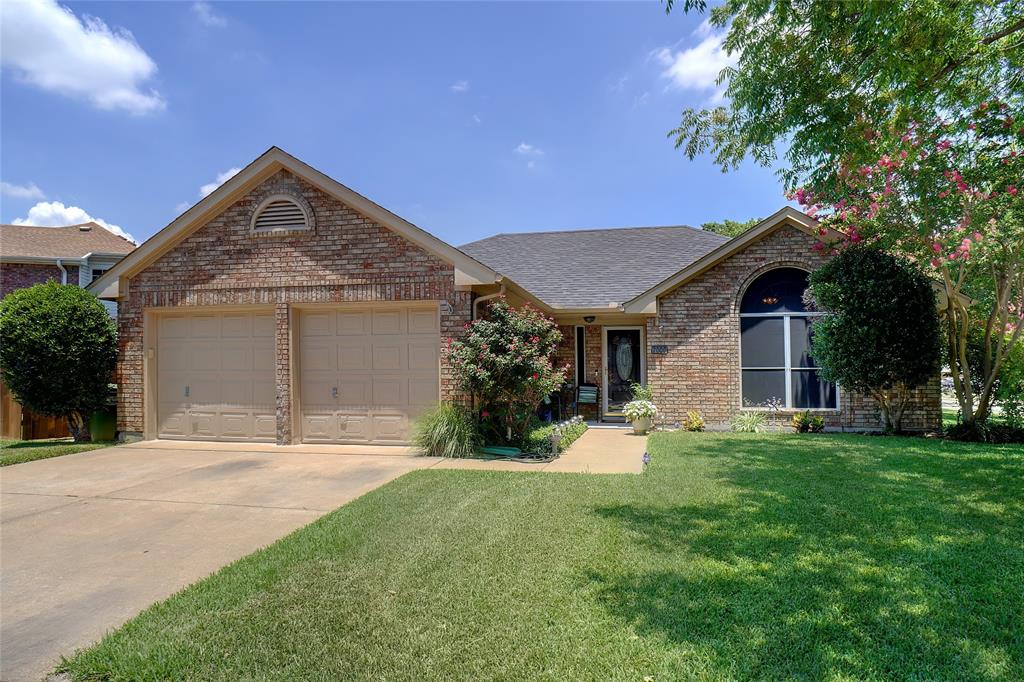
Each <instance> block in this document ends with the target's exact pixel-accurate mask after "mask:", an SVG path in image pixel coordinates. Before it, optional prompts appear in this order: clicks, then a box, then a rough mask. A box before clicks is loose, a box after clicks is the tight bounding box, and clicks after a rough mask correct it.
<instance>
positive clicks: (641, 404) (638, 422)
mask: <svg viewBox="0 0 1024 682" xmlns="http://www.w3.org/2000/svg"><path fill="white" fill-rule="evenodd" d="M622 413H623V414H625V415H626V420H627V421H628V422H629V423H630V424H632V425H633V433H635V434H636V435H638V436H643V435H645V434H646V433H647V432H648V431H650V430H651V422H652V420H653V419H654V417H655V416H656V415H657V414H658V408H657V407H655V405H654V403H652V402H651V401H650V400H631V401H630V402H628V403H626V405H625V407H623V408H622Z"/></svg>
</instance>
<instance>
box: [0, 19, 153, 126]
mask: <svg viewBox="0 0 1024 682" xmlns="http://www.w3.org/2000/svg"><path fill="white" fill-rule="evenodd" d="M0 27H2V29H0V42H2V43H3V51H2V61H3V65H4V66H5V67H8V68H11V69H12V70H13V71H14V72H15V74H16V75H17V77H19V78H20V79H22V80H23V81H25V82H26V83H30V84H32V85H35V86H36V87H39V88H42V89H43V90H48V91H50V92H56V93H58V94H61V95H65V96H67V97H75V98H80V99H86V100H88V101H89V102H91V103H92V104H93V106H96V107H98V108H100V109H105V110H113V109H123V110H125V111H128V112H130V113H132V114H146V113H150V112H153V111H159V110H161V109H163V108H164V107H165V106H166V102H165V101H164V99H163V97H162V96H161V95H160V93H158V92H157V91H156V90H153V89H151V88H150V89H148V90H144V89H143V88H144V87H145V85H144V84H145V83H146V82H147V81H149V80H150V79H151V78H152V77H153V76H154V75H155V74H156V71H157V67H156V64H155V63H154V62H153V60H152V59H150V57H149V55H147V54H146V52H145V51H144V50H143V49H142V48H141V47H139V45H138V43H136V42H135V38H134V37H133V36H132V34H131V33H130V32H129V31H128V30H126V29H123V28H113V29H111V28H110V27H108V26H107V25H106V24H105V23H103V20H102V19H98V18H96V17H91V16H87V15H83V17H82V19H79V18H78V17H77V16H75V14H74V12H72V11H71V10H70V9H68V8H66V7H62V6H60V5H58V4H57V3H56V2H54V0H35V1H33V2H25V1H23V0H4V2H2V3H0Z"/></svg>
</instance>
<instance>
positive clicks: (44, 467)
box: [0, 429, 647, 682]
mask: <svg viewBox="0 0 1024 682" xmlns="http://www.w3.org/2000/svg"><path fill="white" fill-rule="evenodd" d="M646 440H647V439H646V438H644V437H637V436H633V435H632V434H631V433H630V432H629V431H626V430H624V429H591V430H589V431H587V432H586V433H585V434H584V435H583V436H582V437H581V438H580V439H579V440H578V441H576V442H575V443H574V444H573V445H572V447H571V448H570V449H569V451H568V452H567V453H565V454H564V455H563V456H562V457H561V458H559V459H557V460H555V461H554V462H550V463H548V464H520V463H516V462H508V461H500V460H494V461H481V460H441V459H438V458H433V457H418V456H414V455H413V453H412V450H410V449H409V448H396V447H371V446H344V445H295V446H287V447H278V446H274V445H253V444H241V443H189V442H182V441H151V442H145V443H137V444H133V445H123V446H118V447H113V448H107V449H103V450H93V451H90V452H83V453H79V454H75V455H66V456H64V457H56V458H53V459H45V460H39V461H35V462H27V463H24V464H18V465H15V466H11V467H4V468H2V469H0V533H2V541H3V551H2V553H0V603H2V612H0V680H3V681H5V682H21V681H23V680H24V681H28V680H39V679H40V678H42V677H44V676H45V675H47V674H48V673H49V672H50V671H52V670H53V668H54V666H56V665H57V663H58V662H59V660H60V656H61V655H62V654H64V655H67V654H70V653H72V652H73V651H74V650H75V649H77V648H80V647H84V646H87V645H89V644H91V643H92V642H95V641H96V640H98V639H99V638H101V637H102V636H103V635H104V633H106V632H107V631H108V630H110V629H113V628H115V627H117V626H119V625H121V624H122V623H124V622H125V621H126V620H128V619H129V618H131V617H132V616H134V615H136V614H137V613H139V612H140V611H142V610H143V609H145V608H146V607H147V606H149V605H150V604H152V603H153V602H156V601H159V600H161V599H164V598H166V597H168V596H170V595H171V594H173V593H174V592H176V591H178V590H180V589H182V588H184V587H186V586H187V585H189V584H191V583H193V582H195V581H197V580H199V579H201V578H203V577H205V576H207V575H209V574H210V573H213V572H214V571H216V570H217V569H218V568H220V567H222V566H224V565H226V564H228V563H230V562H232V561H234V560H236V559H239V558H241V557H243V556H245V555H247V554H249V553H251V552H253V551H255V550H256V549H259V548H260V547H264V546H266V545H269V544H271V543H273V542H274V541H276V540H278V539H279V538H281V537H283V536H285V535H287V534H288V533H290V532H292V531H293V530H296V529H297V528H300V527H302V526H304V525H306V524H308V523H310V522H312V521H314V520H315V519H317V518H319V517H320V516H322V515H323V514H325V513H327V512H329V511H331V510H333V509H335V508H337V507H339V506H341V505H343V504H345V503H346V502H349V501H351V500H353V499H355V498H356V497H358V496H360V495H362V494H364V493H366V492H368V491H370V490H373V489H374V488H376V487H378V486H380V485H383V484H384V483H387V482H388V481H391V480H392V479H394V478H397V477H398V476H400V475H402V474H404V473H406V472H409V471H412V470H414V469H428V468H436V469H479V470H492V471H549V472H578V473H594V474H609V473H616V474H623V473H640V472H641V471H642V470H643V463H642V459H641V458H642V456H643V453H644V449H645V446H646Z"/></svg>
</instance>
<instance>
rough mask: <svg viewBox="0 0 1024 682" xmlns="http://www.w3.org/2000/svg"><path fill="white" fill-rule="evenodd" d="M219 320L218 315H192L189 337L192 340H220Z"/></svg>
mask: <svg viewBox="0 0 1024 682" xmlns="http://www.w3.org/2000/svg"><path fill="white" fill-rule="evenodd" d="M220 319H221V316H220V315H194V316H193V317H192V330H191V332H190V334H189V336H191V337H192V338H193V339H217V338H220Z"/></svg>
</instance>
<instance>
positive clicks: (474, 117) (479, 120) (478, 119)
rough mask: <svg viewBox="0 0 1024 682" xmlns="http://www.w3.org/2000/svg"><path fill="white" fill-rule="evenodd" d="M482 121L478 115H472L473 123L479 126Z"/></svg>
mask: <svg viewBox="0 0 1024 682" xmlns="http://www.w3.org/2000/svg"><path fill="white" fill-rule="evenodd" d="M483 122H484V120H483V119H482V118H480V114H473V123H475V124H477V125H480V124H481V123H483Z"/></svg>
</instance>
